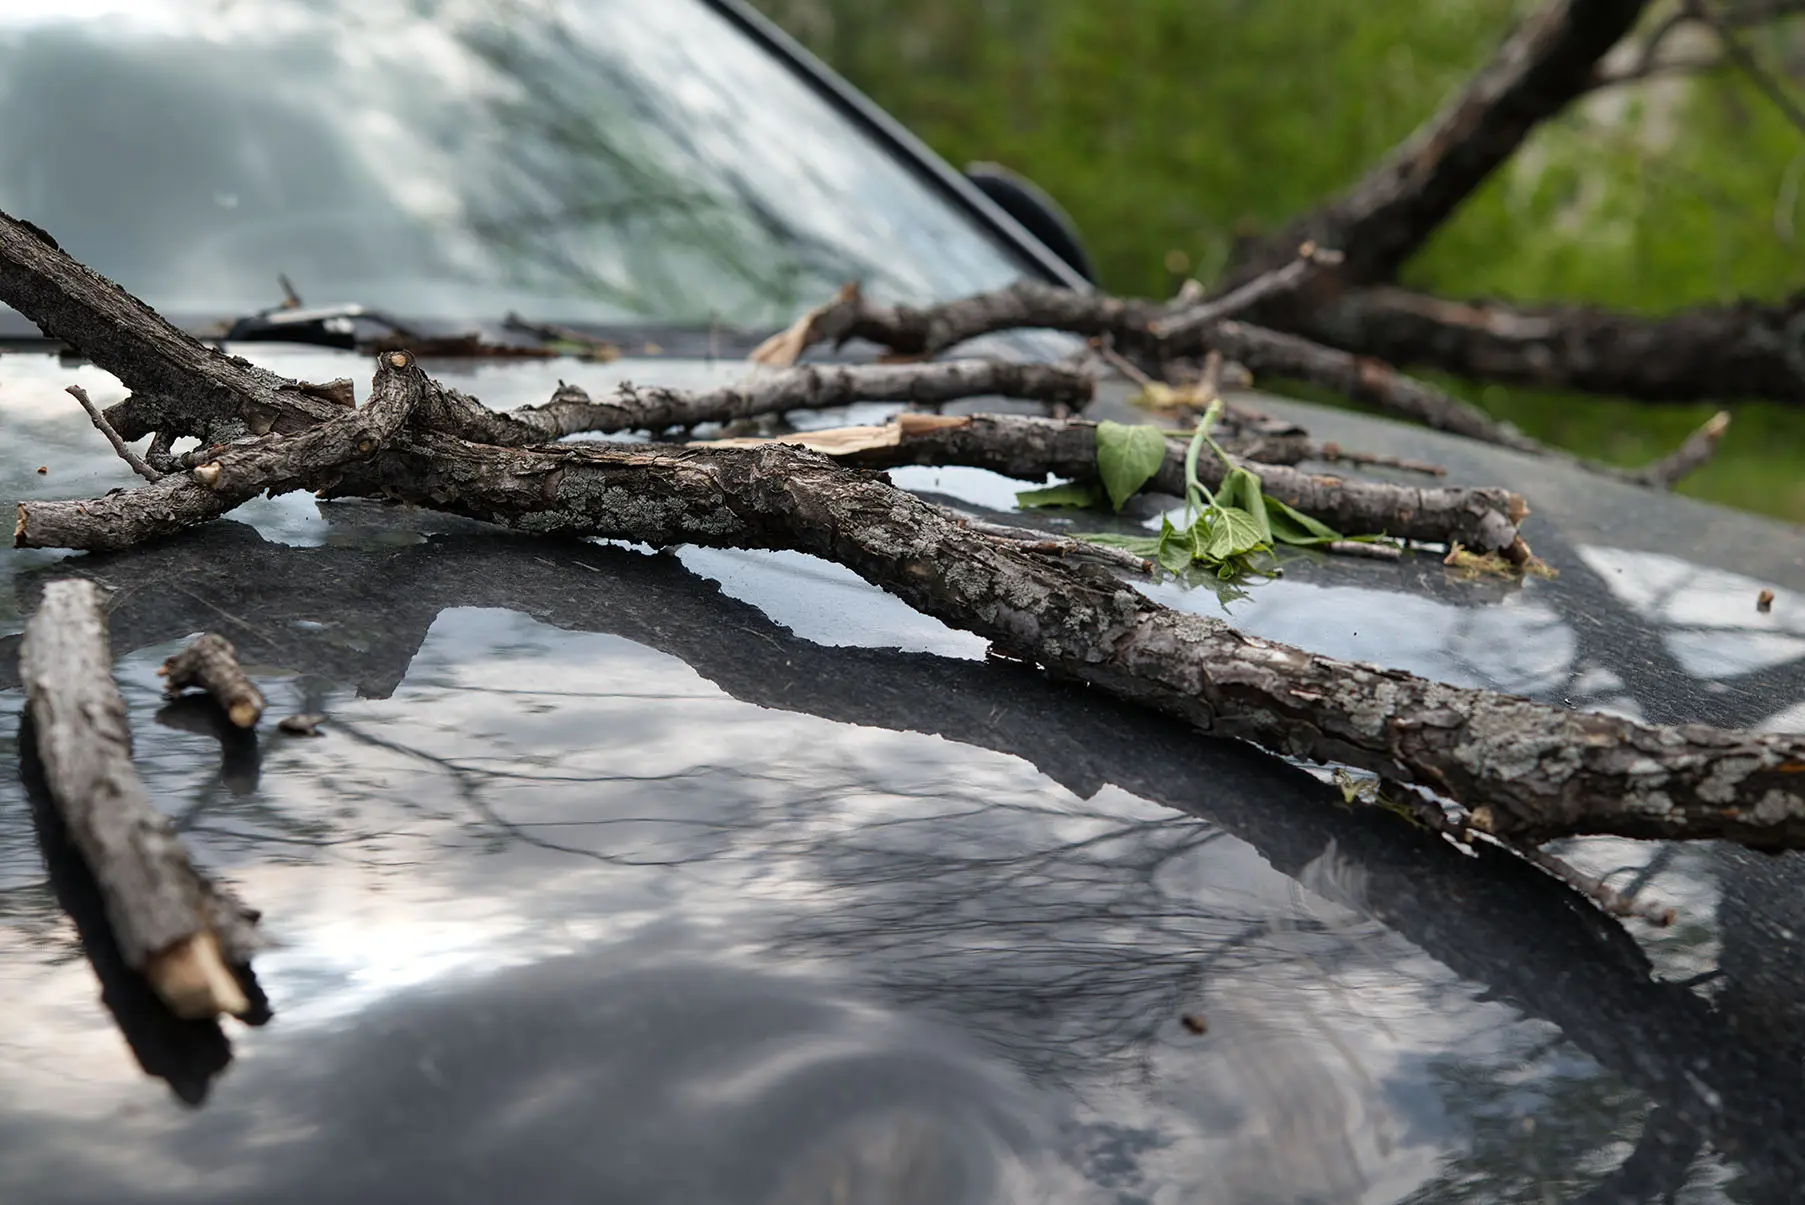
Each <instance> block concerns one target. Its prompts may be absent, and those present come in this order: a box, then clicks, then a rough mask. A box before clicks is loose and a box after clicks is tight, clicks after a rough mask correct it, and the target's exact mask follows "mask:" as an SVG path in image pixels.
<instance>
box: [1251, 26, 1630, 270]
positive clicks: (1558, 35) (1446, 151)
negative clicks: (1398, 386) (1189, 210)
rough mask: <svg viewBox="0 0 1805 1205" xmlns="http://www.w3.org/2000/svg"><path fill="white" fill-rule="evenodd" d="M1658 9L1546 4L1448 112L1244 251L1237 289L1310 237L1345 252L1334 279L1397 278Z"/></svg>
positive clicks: (1589, 85)
mask: <svg viewBox="0 0 1805 1205" xmlns="http://www.w3.org/2000/svg"><path fill="white" fill-rule="evenodd" d="M1647 7H1648V3H1647V0H1547V2H1546V3H1544V4H1542V6H1541V7H1539V8H1538V9H1537V10H1536V11H1535V12H1533V13H1531V14H1530V15H1529V17H1527V18H1526V19H1525V20H1524V21H1523V23H1522V24H1521V25H1519V26H1518V27H1517V28H1516V29H1515V30H1514V31H1513V32H1512V33H1511V35H1510V36H1509V37H1508V38H1507V39H1506V40H1505V42H1504V44H1503V45H1502V46H1500V47H1499V48H1498V52H1497V54H1495V55H1494V56H1493V57H1492V60H1491V62H1489V63H1487V64H1486V65H1485V66H1484V67H1482V68H1481V69H1480V70H1479V71H1478V72H1477V73H1476V74H1474V76H1473V77H1472V78H1471V79H1470V80H1468V81H1467V84H1466V87H1464V88H1463V89H1462V90H1461V91H1460V93H1459V94H1458V95H1457V96H1455V97H1454V98H1453V99H1452V100H1451V101H1450V102H1449V103H1448V104H1447V105H1446V106H1445V107H1444V108H1443V109H1442V110H1441V112H1439V113H1437V114H1436V115H1435V116H1434V117H1433V118H1431V119H1430V121H1429V122H1428V123H1427V124H1426V125H1424V126H1423V127H1422V128H1421V129H1419V130H1418V131H1417V132H1416V133H1415V134H1413V135H1411V137H1410V138H1409V139H1408V140H1407V141H1405V142H1404V143H1403V144H1402V145H1400V146H1399V147H1398V148H1397V149H1396V150H1394V151H1393V152H1392V153H1391V154H1390V155H1389V156H1387V157H1386V158H1385V160H1384V161H1383V162H1382V163H1380V164H1379V165H1378V166H1377V167H1375V168H1373V169H1372V170H1371V171H1370V172H1368V173H1367V174H1366V175H1365V176H1364V177H1363V178H1362V179H1361V180H1360V181H1359V183H1357V184H1355V185H1354V186H1353V187H1352V188H1350V189H1349V190H1348V191H1347V192H1345V193H1343V194H1342V195H1341V196H1339V197H1337V198H1336V199H1335V200H1333V201H1331V202H1329V203H1328V204H1327V205H1324V206H1323V207H1321V208H1320V209H1318V210H1316V211H1315V212H1313V213H1311V214H1308V215H1306V216H1305V217H1303V218H1300V219H1298V220H1297V221H1295V222H1293V223H1291V224H1290V225H1288V226H1287V227H1285V229H1284V230H1283V231H1282V232H1281V233H1279V234H1278V235H1276V236H1275V237H1273V238H1272V239H1270V240H1266V241H1263V242H1260V243H1257V244H1254V245H1252V246H1249V247H1246V248H1244V249H1243V250H1242V252H1241V256H1240V259H1239V262H1238V263H1237V264H1236V266H1235V270H1234V272H1233V273H1232V274H1231V278H1230V280H1231V283H1239V282H1240V281H1244V280H1246V279H1248V278H1250V277H1252V276H1255V275H1258V274H1259V273H1261V272H1267V271H1271V270H1272V269H1274V268H1276V267H1279V266H1280V265H1282V264H1283V263H1284V262H1285V261H1286V260H1287V259H1289V258H1290V257H1291V256H1292V255H1293V254H1294V253H1295V251H1296V248H1297V246H1298V244H1300V243H1303V242H1306V241H1313V242H1315V243H1317V244H1319V245H1321V246H1325V247H1337V248H1340V249H1341V250H1342V251H1343V252H1344V253H1345V254H1346V256H1347V260H1346V262H1345V263H1344V264H1343V265H1342V266H1341V267H1340V268H1339V269H1337V271H1336V273H1335V275H1336V276H1337V278H1338V279H1339V281H1340V282H1341V283H1343V284H1346V285H1364V284H1381V283H1386V282H1389V281H1391V280H1392V279H1393V278H1394V277H1395V276H1396V275H1397V271H1398V269H1399V268H1400V267H1402V266H1403V264H1404V262H1405V261H1406V260H1408V259H1409V258H1410V257H1411V256H1412V255H1414V254H1415V253H1416V251H1417V250H1418V249H1419V248H1420V247H1421V246H1422V245H1423V244H1424V242H1426V241H1427V240H1428V238H1429V236H1430V235H1431V234H1432V233H1434V231H1435V230H1436V229H1437V228H1439V227H1440V226H1441V224H1442V223H1443V222H1445V221H1446V220H1447V219H1448V217H1449V215H1451V214H1452V213H1453V212H1454V210H1455V209H1456V208H1457V207H1458V206H1459V205H1460V204H1461V202H1463V201H1465V200H1466V199H1467V197H1469V196H1471V195H1472V194H1473V192H1474V191H1475V190H1476V189H1478V187H1479V186H1480V185H1481V184H1482V183H1484V182H1485V180H1486V178H1487V177H1489V176H1490V175H1491V174H1492V173H1493V172H1494V171H1496V170H1497V169H1498V167H1499V166H1500V165H1502V164H1503V163H1504V162H1505V161H1506V160H1507V159H1509V158H1510V157H1511V155H1513V154H1514V153H1515V152H1516V150H1517V148H1518V147H1520V146H1521V145H1522V144H1523V142H1524V140H1525V139H1526V138H1528V136H1529V134H1530V133H1531V132H1532V131H1533V130H1534V129H1535V128H1536V127H1537V126H1539V125H1540V124H1541V123H1542V122H1544V121H1547V120H1548V119H1549V118H1551V117H1554V116H1555V115H1556V114H1558V113H1560V112H1561V111H1562V110H1564V109H1565V108H1566V107H1567V106H1568V105H1569V104H1570V103H1572V101H1573V100H1574V99H1575V98H1577V97H1579V96H1582V95H1584V94H1585V93H1586V92H1587V91H1589V90H1590V89H1591V88H1592V86H1593V84H1594V81H1595V79H1596V75H1597V69H1598V62H1599V60H1600V59H1602V58H1603V57H1604V56H1605V54H1606V53H1607V52H1608V51H1609V50H1610V49H1611V47H1613V46H1615V45H1616V44H1617V43H1618V41H1620V40H1621V39H1622V38H1623V37H1624V35H1625V34H1627V33H1629V32H1630V30H1631V29H1632V28H1634V27H1635V24H1636V21H1637V20H1638V18H1640V17H1641V15H1642V13H1643V10H1644V9H1646V8H1647Z"/></svg>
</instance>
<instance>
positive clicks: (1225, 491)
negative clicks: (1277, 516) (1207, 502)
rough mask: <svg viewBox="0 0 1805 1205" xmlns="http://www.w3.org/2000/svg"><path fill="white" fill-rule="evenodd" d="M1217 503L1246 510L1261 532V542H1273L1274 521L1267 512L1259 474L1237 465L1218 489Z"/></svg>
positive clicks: (1255, 526)
mask: <svg viewBox="0 0 1805 1205" xmlns="http://www.w3.org/2000/svg"><path fill="white" fill-rule="evenodd" d="M1216 504H1217V505H1218V506H1223V507H1235V508H1238V509H1240V510H1242V511H1245V512H1246V513H1247V515H1248V517H1249V518H1251V519H1252V520H1253V524H1254V528H1255V530H1257V531H1258V532H1259V533H1260V543H1262V544H1270V543H1272V522H1271V520H1270V519H1269V518H1268V517H1267V514H1266V493H1265V491H1264V490H1262V489H1261V488H1260V479H1259V477H1258V476H1256V475H1255V474H1253V473H1251V472H1249V471H1248V470H1246V469H1244V468H1242V467H1241V466H1239V465H1236V466H1235V467H1234V468H1232V469H1230V470H1229V471H1228V476H1227V477H1225V478H1223V480H1222V488H1221V489H1219V490H1217V491H1216Z"/></svg>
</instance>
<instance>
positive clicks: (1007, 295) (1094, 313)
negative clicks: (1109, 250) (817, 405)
mask: <svg viewBox="0 0 1805 1205" xmlns="http://www.w3.org/2000/svg"><path fill="white" fill-rule="evenodd" d="M1164 310H1165V307H1164V306H1162V305H1160V304H1158V303H1156V302H1151V301H1140V300H1134V299H1124V298H1120V297H1110V296H1107V295H1104V294H1099V293H1079V292H1077V291H1075V290H1072V289H1061V288H1056V287H1054V286H1053V285H1048V284H1042V283H1040V282H1039V281H1032V280H1022V281H1017V282H1016V283H1015V284H1012V285H1010V286H1009V287H1007V288H1004V289H998V290H997V291H995V292H993V293H977V294H974V295H972V296H970V297H962V298H959V299H958V300H956V301H948V302H944V303H942V304H940V305H935V306H929V307H927V308H925V309H916V308H914V307H912V306H906V305H896V306H891V305H879V304H878V303H876V302H873V301H871V300H870V299H868V298H867V297H866V296H865V293H864V291H863V290H862V289H860V288H859V286H858V285H857V284H849V285H847V286H845V287H844V288H842V289H841V290H840V292H839V294H838V295H837V296H835V297H834V299H833V300H832V301H829V302H827V303H826V304H824V305H820V306H817V307H816V308H814V309H812V310H810V311H809V312H808V313H806V314H804V315H803V316H802V317H801V318H799V319H797V321H796V323H795V324H794V325H793V326H791V327H790V328H789V329H788V330H785V331H783V332H781V333H780V334H776V335H773V336H772V337H771V338H769V339H767V340H766V341H765V342H764V343H762V344H760V345H759V346H758V348H757V349H756V350H755V351H753V353H752V360H753V362H754V363H757V364H766V365H769V366H771V367H774V368H784V367H788V366H789V365H791V364H794V363H795V362H796V361H797V360H798V359H799V358H801V356H802V353H803V352H805V351H807V350H808V349H809V348H811V347H813V346H815V345H816V344H820V343H831V344H834V345H835V346H839V345H840V344H843V343H845V342H847V341H848V340H850V339H864V340H866V341H868V342H871V343H876V344H879V345H880V346H882V347H886V348H889V349H890V351H891V352H893V353H895V354H896V355H899V356H918V357H922V358H927V357H930V356H935V355H938V354H940V353H941V352H943V351H945V350H946V349H947V348H949V347H953V346H955V345H956V344H960V343H963V342H965V341H966V340H967V339H975V338H977V337H978V336H979V335H989V334H995V333H997V332H999V331H1008V330H1019V329H1022V328H1025V327H1039V328H1041V329H1044V330H1057V331H1065V332H1067V333H1069V334H1074V335H1087V336H1095V335H1110V336H1113V337H1115V338H1116V339H1117V340H1119V341H1121V342H1122V343H1123V344H1124V345H1129V346H1141V345H1145V344H1146V343H1147V342H1148V340H1149V338H1150V335H1149V331H1150V328H1151V327H1152V325H1153V323H1154V321H1155V320H1156V319H1158V318H1160V317H1161V316H1162V315H1163V313H1164Z"/></svg>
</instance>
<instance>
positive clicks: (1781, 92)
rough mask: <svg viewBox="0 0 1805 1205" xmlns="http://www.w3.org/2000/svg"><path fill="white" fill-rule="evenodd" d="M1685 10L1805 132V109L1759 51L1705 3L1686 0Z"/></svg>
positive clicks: (1737, 65) (1769, 98) (1787, 116)
mask: <svg viewBox="0 0 1805 1205" xmlns="http://www.w3.org/2000/svg"><path fill="white" fill-rule="evenodd" d="M1682 11H1683V12H1686V13H1688V14H1690V15H1691V16H1692V17H1693V18H1694V19H1695V20H1698V21H1702V22H1703V23H1704V24H1706V25H1708V26H1710V27H1711V32H1712V33H1714V34H1716V35H1717V40H1718V41H1719V42H1720V43H1721V44H1722V45H1723V48H1724V54H1725V56H1727V57H1728V58H1729V60H1730V61H1731V62H1732V63H1734V64H1736V67H1737V68H1738V70H1740V71H1741V72H1742V73H1743V74H1744V75H1745V76H1747V77H1748V80H1749V82H1750V83H1751V84H1754V85H1755V89H1756V91H1758V92H1760V93H1761V94H1762V95H1763V96H1765V97H1767V99H1768V100H1769V101H1771V102H1773V105H1774V107H1775V108H1776V109H1778V110H1780V112H1781V114H1782V115H1783V116H1784V117H1785V118H1786V120H1788V121H1790V122H1792V124H1793V125H1794V126H1795V127H1797V128H1798V129H1799V130H1800V132H1802V133H1805V109H1800V108H1799V106H1798V105H1797V104H1796V103H1794V101H1793V99H1792V97H1790V96H1788V95H1787V94H1786V89H1785V88H1782V87H1781V86H1780V81H1779V80H1777V79H1775V78H1774V77H1773V75H1772V73H1770V72H1769V71H1768V69H1767V68H1766V67H1763V66H1762V65H1761V61H1760V60H1759V59H1757V58H1756V57H1755V52H1754V51H1752V50H1750V49H1749V48H1748V47H1747V46H1746V45H1744V43H1743V41H1742V39H1741V38H1739V37H1737V36H1736V34H1735V32H1734V31H1733V30H1732V29H1731V28H1730V26H1729V25H1728V24H1727V23H1726V22H1725V21H1724V20H1723V19H1722V18H1721V17H1720V16H1718V14H1716V13H1714V12H1712V11H1711V10H1710V9H1709V8H1706V7H1705V5H1704V4H1703V3H1701V0H1685V3H1684V5H1683V6H1682Z"/></svg>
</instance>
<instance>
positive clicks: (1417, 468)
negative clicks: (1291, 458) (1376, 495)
mask: <svg viewBox="0 0 1805 1205" xmlns="http://www.w3.org/2000/svg"><path fill="white" fill-rule="evenodd" d="M1314 452H1315V454H1314V455H1313V456H1310V457H1307V459H1310V460H1322V461H1327V462H1328V463H1330V464H1334V463H1337V462H1345V463H1347V464H1359V465H1365V466H1367V467H1369V468H1375V469H1402V470H1404V471H1405V472H1407V473H1422V474H1425V475H1426V476H1430V477H1446V476H1447V475H1448V470H1447V469H1445V468H1443V467H1442V466H1441V465H1439V464H1430V463H1428V462H1427V461H1423V460H1407V459H1405V458H1404V457H1401V456H1382V455H1379V454H1377V453H1374V452H1350V451H1348V450H1347V449H1346V448H1343V447H1342V446H1341V445H1340V444H1338V443H1325V444H1318V445H1317V446H1316V448H1315V449H1314Z"/></svg>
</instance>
